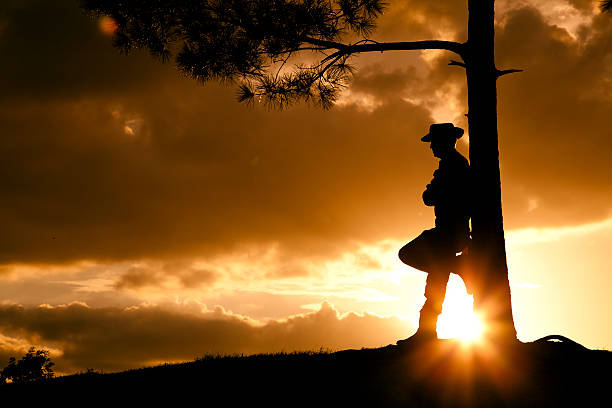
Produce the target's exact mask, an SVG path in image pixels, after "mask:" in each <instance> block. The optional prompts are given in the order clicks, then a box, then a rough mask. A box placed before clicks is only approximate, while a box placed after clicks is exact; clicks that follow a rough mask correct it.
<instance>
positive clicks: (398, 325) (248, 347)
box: [0, 303, 409, 372]
mask: <svg viewBox="0 0 612 408" xmlns="http://www.w3.org/2000/svg"><path fill="white" fill-rule="evenodd" d="M200 310H201V307H199V306H197V305H186V306H184V307H183V306H181V307H179V306H177V307H175V308H173V309H169V308H162V307H158V306H139V307H130V308H125V309H118V308H100V309H95V308H90V307H88V306H87V305H85V304H83V303H72V304H69V305H60V306H39V307H32V308H24V307H22V306H19V305H15V304H4V305H0V329H1V330H2V332H3V333H4V334H5V336H6V338H7V339H8V341H9V342H15V341H25V342H29V341H34V340H36V341H37V342H38V343H39V344H40V343H43V344H49V345H52V346H53V347H55V348H57V349H58V350H61V355H58V354H56V355H55V356H53V355H52V359H53V360H54V361H55V362H56V364H57V366H56V368H57V370H58V371H62V372H74V371H82V370H85V369H86V368H96V369H102V370H105V371H113V370H120V369H127V368H134V367H138V366H143V365H146V364H153V363H158V362H164V361H184V360H191V359H193V358H196V357H199V356H203V355H205V354H217V353H219V354H233V353H245V354H251V353H263V352H275V351H276V352H277V351H287V352H289V351H293V350H318V349H319V348H321V347H323V348H331V349H339V348H361V347H364V346H380V345H386V344H388V343H390V342H394V341H396V340H397V338H398V336H399V337H401V336H404V337H405V336H406V333H407V331H408V330H409V328H407V327H406V326H405V324H404V323H403V322H402V321H400V320H398V319H396V318H381V317H377V316H375V315H370V314H364V315H357V314H354V313H349V314H345V315H342V316H341V315H340V314H339V313H338V312H337V311H336V310H335V309H334V308H333V306H331V305H330V304H327V303H324V304H322V305H321V308H320V310H318V311H315V312H310V313H304V314H300V315H296V316H293V317H289V318H287V319H282V320H273V321H270V322H268V323H265V324H264V323H260V322H256V321H253V320H250V319H248V318H245V317H243V316H240V315H234V314H232V313H230V312H228V311H225V310H224V309H223V308H221V307H217V308H215V309H213V310H208V309H204V310H203V311H200ZM5 343H8V342H3V343H0V345H4V344H5ZM11 352H12V351H11ZM1 355H2V352H0V356H1Z"/></svg>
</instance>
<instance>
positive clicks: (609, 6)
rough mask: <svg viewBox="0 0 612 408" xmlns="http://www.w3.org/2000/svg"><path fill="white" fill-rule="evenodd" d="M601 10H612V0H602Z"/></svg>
mask: <svg viewBox="0 0 612 408" xmlns="http://www.w3.org/2000/svg"><path fill="white" fill-rule="evenodd" d="M601 11H609V12H612V0H604V1H602V2H601Z"/></svg>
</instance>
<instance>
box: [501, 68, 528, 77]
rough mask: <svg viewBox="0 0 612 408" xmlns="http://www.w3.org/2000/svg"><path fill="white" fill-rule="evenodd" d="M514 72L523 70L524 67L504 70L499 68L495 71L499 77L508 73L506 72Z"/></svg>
mask: <svg viewBox="0 0 612 408" xmlns="http://www.w3.org/2000/svg"><path fill="white" fill-rule="evenodd" d="M514 72H523V70H522V69H504V70H502V71H500V70H499V69H498V70H496V71H495V75H496V76H497V78H499V77H500V76H502V75H506V74H512V73H514Z"/></svg>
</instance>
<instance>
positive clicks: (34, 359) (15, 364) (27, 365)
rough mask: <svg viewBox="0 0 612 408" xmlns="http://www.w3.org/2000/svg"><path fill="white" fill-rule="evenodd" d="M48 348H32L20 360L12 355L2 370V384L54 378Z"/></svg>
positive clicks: (0, 374)
mask: <svg viewBox="0 0 612 408" xmlns="http://www.w3.org/2000/svg"><path fill="white" fill-rule="evenodd" d="M54 365H55V363H53V362H51V358H49V351H48V350H36V349H35V348H34V347H32V348H30V350H28V352H27V353H26V354H25V355H24V356H23V357H21V359H20V360H17V359H15V357H11V358H10V359H9V363H8V365H7V366H6V367H4V369H2V372H0V384H5V383H7V382H12V383H16V384H19V383H26V382H32V381H40V380H44V379H48V378H53V375H54V373H53V368H52V367H53V366H54Z"/></svg>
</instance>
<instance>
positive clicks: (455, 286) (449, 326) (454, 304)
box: [438, 274, 484, 343]
mask: <svg viewBox="0 0 612 408" xmlns="http://www.w3.org/2000/svg"><path fill="white" fill-rule="evenodd" d="M473 304H474V300H473V297H472V296H470V295H468V294H467V292H466V290H465V285H464V284H463V281H462V280H461V278H459V277H458V276H457V275H454V274H451V278H450V279H449V281H448V285H447V287H446V298H445V299H444V306H443V307H442V314H441V315H440V317H439V318H438V337H439V338H441V339H450V338H455V339H459V340H461V341H462V342H465V343H475V342H479V341H480V340H482V338H483V332H484V325H483V323H482V321H481V319H480V318H479V317H478V315H477V314H476V313H474V310H473Z"/></svg>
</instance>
